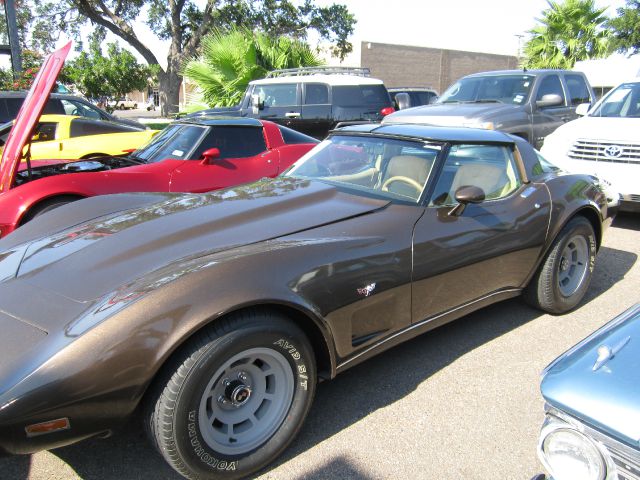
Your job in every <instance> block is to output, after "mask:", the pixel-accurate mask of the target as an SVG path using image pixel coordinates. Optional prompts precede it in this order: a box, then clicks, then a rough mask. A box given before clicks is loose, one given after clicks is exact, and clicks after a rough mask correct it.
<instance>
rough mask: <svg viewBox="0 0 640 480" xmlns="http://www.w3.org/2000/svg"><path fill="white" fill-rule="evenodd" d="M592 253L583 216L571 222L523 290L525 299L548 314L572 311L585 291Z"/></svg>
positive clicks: (594, 247) (589, 230) (589, 231)
mask: <svg viewBox="0 0 640 480" xmlns="http://www.w3.org/2000/svg"><path fill="white" fill-rule="evenodd" d="M596 252H597V244H596V238H595V234H594V232H593V227H592V226H591V223H589V221H588V220H587V219H586V218H584V217H575V218H573V219H571V221H569V223H567V224H566V225H565V227H564V228H563V229H562V230H561V231H560V234H559V235H558V237H557V238H556V239H555V241H554V242H553V245H551V249H550V250H549V252H548V253H547V256H546V257H545V259H544V261H543V262H542V265H540V267H539V269H538V271H537V272H536V274H535V275H534V277H533V279H531V282H529V285H528V286H527V288H526V289H525V291H524V298H525V300H526V301H527V302H528V303H529V304H531V305H532V306H534V307H537V308H540V309H541V310H544V311H546V312H549V313H556V314H557V313H565V312H568V311H569V310H571V309H573V308H575V307H576V306H577V305H578V303H580V301H581V300H582V298H583V297H584V295H585V293H586V292H587V288H589V283H590V282H591V276H592V273H593V268H594V265H595V261H596Z"/></svg>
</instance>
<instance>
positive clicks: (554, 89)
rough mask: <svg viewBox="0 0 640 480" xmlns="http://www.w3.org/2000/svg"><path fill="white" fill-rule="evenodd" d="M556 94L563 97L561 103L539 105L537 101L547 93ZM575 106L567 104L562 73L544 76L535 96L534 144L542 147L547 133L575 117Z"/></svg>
mask: <svg viewBox="0 0 640 480" xmlns="http://www.w3.org/2000/svg"><path fill="white" fill-rule="evenodd" d="M549 94H556V95H559V96H560V98H561V99H562V103H561V104H559V105H549V106H539V105H538V104H537V103H536V102H540V101H542V99H543V97H544V96H545V95H549ZM574 110H575V107H571V106H570V105H567V101H566V95H565V93H564V89H563V88H562V82H561V80H560V75H558V74H555V73H554V74H550V75H547V76H545V77H544V78H542V80H541V81H540V82H539V83H538V87H537V89H536V91H535V92H534V97H533V114H532V129H533V142H531V143H532V145H533V146H534V147H536V148H537V149H540V147H542V143H543V142H544V139H545V137H546V136H547V135H549V134H550V133H552V132H553V131H554V130H555V129H556V128H558V127H559V126H560V125H562V124H563V123H565V122H568V121H570V120H572V119H573V118H574V116H573V115H574V113H573V112H574Z"/></svg>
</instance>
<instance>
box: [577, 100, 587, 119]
mask: <svg viewBox="0 0 640 480" xmlns="http://www.w3.org/2000/svg"><path fill="white" fill-rule="evenodd" d="M590 107H591V104H590V103H581V104H580V105H578V106H577V107H576V115H579V116H581V117H584V116H585V115H586V114H587V112H588V111H589V108H590Z"/></svg>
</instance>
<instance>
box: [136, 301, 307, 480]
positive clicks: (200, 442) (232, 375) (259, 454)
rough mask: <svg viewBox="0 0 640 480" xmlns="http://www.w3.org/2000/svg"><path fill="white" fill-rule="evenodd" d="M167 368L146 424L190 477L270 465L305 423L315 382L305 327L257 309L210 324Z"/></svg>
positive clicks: (231, 475)
mask: <svg viewBox="0 0 640 480" xmlns="http://www.w3.org/2000/svg"><path fill="white" fill-rule="evenodd" d="M165 372H166V374H165V376H164V377H163V378H164V379H162V380H160V381H159V382H158V384H157V389H156V393H155V395H152V396H151V398H150V402H149V404H148V405H147V418H148V421H149V423H148V424H147V426H148V430H149V433H150V436H151V440H152V443H154V444H155V445H156V447H157V448H158V449H159V451H160V453H161V454H162V456H163V457H164V458H165V460H166V461H167V462H168V463H169V465H171V466H172V467H173V468H174V469H175V470H176V471H178V472H179V473H180V474H182V475H183V476H184V477H186V478H189V479H225V480H228V479H235V478H241V477H244V476H246V475H248V474H250V473H252V472H254V471H256V470H258V469H260V468H262V467H264V466H265V465H267V464H268V463H269V462H271V461H272V460H273V459H275V458H276V457H277V456H278V455H279V454H280V453H281V452H282V451H283V450H284V449H285V448H286V447H287V445H288V444H289V443H290V442H291V441H292V440H293V438H294V436H295V435H296V433H297V432H298V431H299V430H300V427H301V426H302V423H303V421H304V419H305V417H306V416H307V413H308V411H309V408H310V406H311V403H312V401H313V396H314V393H315V386H316V367H315V357H314V355H313V349H312V347H311V345H310V344H309V341H308V340H307V338H306V337H305V335H304V333H303V332H302V331H301V330H300V329H299V328H298V327H297V326H296V325H295V324H293V323H292V322H290V321H289V320H287V319H286V318H284V317H282V316H280V315H277V314H274V313H269V312H259V311H251V312H248V313H244V314H242V315H239V316H234V317H230V318H229V319H226V320H223V321H221V322H220V323H218V324H216V325H213V326H211V327H208V328H207V329H206V330H204V331H203V332H201V334H199V335H198V336H197V338H194V339H193V340H191V341H190V342H189V343H188V344H187V345H186V346H185V348H183V349H182V350H181V354H178V355H177V356H176V357H175V358H174V359H173V360H172V361H171V362H170V364H169V365H168V366H167V368H166V370H165ZM268 372H272V373H268ZM267 373H268V374H267Z"/></svg>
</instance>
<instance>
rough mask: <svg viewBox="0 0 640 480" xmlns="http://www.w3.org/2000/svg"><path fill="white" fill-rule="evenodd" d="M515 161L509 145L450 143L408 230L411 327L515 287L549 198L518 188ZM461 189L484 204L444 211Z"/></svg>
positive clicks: (536, 243) (531, 258) (533, 255)
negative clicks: (479, 195) (476, 191)
mask: <svg viewBox="0 0 640 480" xmlns="http://www.w3.org/2000/svg"><path fill="white" fill-rule="evenodd" d="M520 161H521V160H519V155H518V154H517V153H516V150H515V147H514V146H513V145H464V144H461V145H453V146H451V148H450V150H449V152H448V155H447V158H446V161H445V162H444V164H443V167H442V169H441V171H440V174H439V178H438V180H437V182H435V187H434V188H433V191H432V194H431V196H430V201H429V202H428V205H427V207H426V209H425V213H424V215H423V216H422V217H421V218H420V220H419V221H418V222H417V224H416V226H415V231H414V244H413V251H414V263H413V286H412V319H413V321H414V322H420V321H422V320H424V319H427V318H430V317H433V316H434V315H438V314H440V313H443V312H447V311H450V310H452V309H455V308H457V307H459V306H461V305H465V304H468V303H470V302H471V303H473V302H478V301H481V300H482V299H485V298H487V297H489V296H492V295H495V294H496V293H499V292H503V291H514V292H516V291H517V290H518V289H519V288H520V287H522V285H523V282H525V280H526V279H527V277H528V275H529V273H530V272H531V271H532V269H533V267H534V265H535V263H536V259H537V258H538V257H539V255H540V253H541V249H542V246H543V244H544V241H545V238H546V234H547V226H548V221H549V215H550V200H549V194H548V192H547V190H546V188H545V187H544V185H536V184H531V183H526V178H523V177H524V175H525V174H524V173H523V172H524V169H523V168H521V165H519V162H520ZM466 185H471V186H477V187H479V188H481V189H482V190H483V191H484V192H485V195H486V199H485V200H484V201H483V202H481V203H478V204H468V205H467V206H466V208H464V210H463V211H462V212H459V211H458V212H456V211H452V210H453V208H454V207H455V205H457V202H456V200H455V198H454V197H455V191H456V190H457V189H458V188H460V187H462V186H466Z"/></svg>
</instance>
